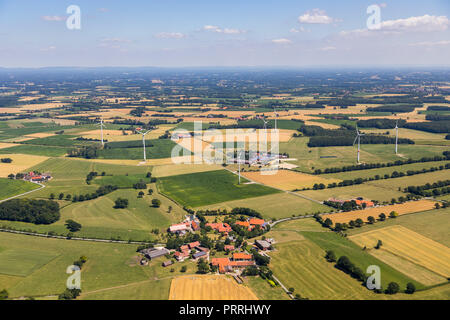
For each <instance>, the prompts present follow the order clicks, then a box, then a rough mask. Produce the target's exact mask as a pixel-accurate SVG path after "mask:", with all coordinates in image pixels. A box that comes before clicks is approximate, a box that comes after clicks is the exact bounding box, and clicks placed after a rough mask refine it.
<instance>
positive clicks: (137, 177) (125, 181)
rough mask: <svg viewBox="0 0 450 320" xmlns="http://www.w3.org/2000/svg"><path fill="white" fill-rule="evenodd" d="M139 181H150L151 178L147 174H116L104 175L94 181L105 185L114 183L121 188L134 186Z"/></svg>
mask: <svg viewBox="0 0 450 320" xmlns="http://www.w3.org/2000/svg"><path fill="white" fill-rule="evenodd" d="M139 181H144V182H146V183H150V178H147V177H146V175H145V174H134V175H128V176H126V175H120V176H119V175H117V176H116V175H114V176H104V177H98V178H95V179H94V183H95V184H98V185H101V186H105V185H112V186H117V187H119V188H133V185H134V184H135V183H137V182H139Z"/></svg>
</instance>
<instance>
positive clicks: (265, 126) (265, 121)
mask: <svg viewBox="0 0 450 320" xmlns="http://www.w3.org/2000/svg"><path fill="white" fill-rule="evenodd" d="M263 122H264V127H263V128H264V131H265V132H267V123H268V121H267V120H266V118H263Z"/></svg>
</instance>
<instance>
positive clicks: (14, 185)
mask: <svg viewBox="0 0 450 320" xmlns="http://www.w3.org/2000/svg"><path fill="white" fill-rule="evenodd" d="M38 188H40V186H39V185H37V184H35V183H31V182H28V181H24V180H11V179H6V178H0V200H3V199H7V198H9V197H13V196H15V195H18V194H21V193H25V192H28V191H31V190H35V189H38Z"/></svg>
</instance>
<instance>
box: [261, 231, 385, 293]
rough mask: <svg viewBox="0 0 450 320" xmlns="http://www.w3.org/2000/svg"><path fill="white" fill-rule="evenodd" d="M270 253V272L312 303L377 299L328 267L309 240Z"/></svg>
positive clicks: (319, 252) (287, 245) (343, 274)
mask: <svg viewBox="0 0 450 320" xmlns="http://www.w3.org/2000/svg"><path fill="white" fill-rule="evenodd" d="M276 248H277V251H275V252H271V253H270V257H271V258H272V261H271V263H270V264H271V269H272V270H273V272H274V275H275V276H276V277H277V278H278V279H280V281H281V282H282V283H283V284H284V285H285V286H287V287H288V288H290V287H293V288H294V289H295V292H297V293H299V294H300V295H301V296H302V297H306V298H309V299H325V300H330V299H376V297H377V295H376V294H374V293H373V292H371V291H369V290H367V289H366V288H365V287H363V286H361V284H360V283H359V282H358V281H356V280H355V279H352V278H351V277H350V276H349V275H347V274H345V273H343V272H342V271H339V270H338V269H336V268H334V266H333V265H332V264H331V263H328V262H327V261H326V260H325V258H324V254H325V251H324V250H322V249H321V248H320V247H319V246H317V245H316V244H314V243H313V242H311V241H309V240H302V241H293V242H287V243H281V244H277V245H276Z"/></svg>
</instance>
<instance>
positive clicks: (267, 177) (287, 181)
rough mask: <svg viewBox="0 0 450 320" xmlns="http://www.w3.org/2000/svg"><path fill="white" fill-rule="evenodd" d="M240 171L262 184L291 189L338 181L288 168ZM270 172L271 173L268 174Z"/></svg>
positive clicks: (246, 176)
mask: <svg viewBox="0 0 450 320" xmlns="http://www.w3.org/2000/svg"><path fill="white" fill-rule="evenodd" d="M264 173H265V174H262V172H260V171H254V172H241V174H242V175H243V176H244V177H245V178H247V179H249V180H252V181H256V182H259V183H262V184H264V185H267V186H270V187H274V188H277V189H282V190H288V191H292V190H294V189H302V188H310V187H312V186H314V184H316V183H323V184H325V185H327V184H329V183H333V182H340V181H341V180H338V179H325V178H321V177H319V176H315V175H311V174H306V173H301V172H294V171H290V170H277V171H265V172H264ZM268 173H272V174H268Z"/></svg>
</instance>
